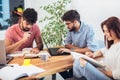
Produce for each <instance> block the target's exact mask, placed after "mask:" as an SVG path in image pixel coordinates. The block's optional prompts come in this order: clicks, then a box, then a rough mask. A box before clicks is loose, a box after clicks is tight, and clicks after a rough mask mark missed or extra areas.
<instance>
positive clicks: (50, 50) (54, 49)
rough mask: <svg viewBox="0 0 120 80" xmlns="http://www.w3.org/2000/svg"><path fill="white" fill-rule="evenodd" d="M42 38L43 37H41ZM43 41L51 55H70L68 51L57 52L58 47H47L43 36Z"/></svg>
mask: <svg viewBox="0 0 120 80" xmlns="http://www.w3.org/2000/svg"><path fill="white" fill-rule="evenodd" d="M42 38H43V37H42ZM43 41H44V43H45V45H46V47H47V49H48V52H49V53H50V55H51V56H61V55H70V53H69V52H62V53H58V52H57V50H58V49H59V48H49V47H48V45H47V43H46V41H45V39H44V38H43Z"/></svg>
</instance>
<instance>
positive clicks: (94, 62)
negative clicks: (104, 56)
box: [71, 52, 105, 68]
mask: <svg viewBox="0 0 120 80" xmlns="http://www.w3.org/2000/svg"><path fill="white" fill-rule="evenodd" d="M71 55H72V56H73V58H74V59H77V58H83V59H85V60H86V61H88V62H90V63H91V64H92V65H94V66H95V67H100V68H105V64H103V63H101V62H100V61H97V60H95V59H93V58H90V57H88V56H86V55H84V54H81V53H77V52H71Z"/></svg>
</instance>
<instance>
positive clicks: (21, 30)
mask: <svg viewBox="0 0 120 80" xmlns="http://www.w3.org/2000/svg"><path fill="white" fill-rule="evenodd" d="M36 21H37V12H36V11H35V10H34V9H32V8H27V9H26V10H25V11H24V12H23V14H22V16H21V18H20V20H19V22H18V23H17V24H15V25H12V26H11V27H9V28H8V29H7V31H6V36H5V47H6V52H7V53H13V52H15V51H21V50H22V49H23V48H32V47H33V41H34V40H35V42H36V45H37V46H36V47H35V48H32V50H31V52H32V53H38V52H39V51H40V50H42V49H43V42H42V39H41V32H40V29H39V27H38V25H36V24H35V23H36Z"/></svg>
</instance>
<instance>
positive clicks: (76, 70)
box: [73, 59, 112, 80]
mask: <svg viewBox="0 0 120 80" xmlns="http://www.w3.org/2000/svg"><path fill="white" fill-rule="evenodd" d="M73 75H74V77H76V78H78V80H79V79H80V78H81V77H82V76H84V77H85V78H86V79H87V80H112V79H111V78H109V77H108V76H106V75H105V74H104V73H102V72H101V71H99V70H98V69H97V68H95V67H94V66H93V65H91V64H90V63H89V62H87V63H86V65H85V66H84V67H82V66H81V65H80V59H76V60H75V61H74V64H73Z"/></svg>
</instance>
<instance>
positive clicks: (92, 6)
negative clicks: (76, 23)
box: [25, 0, 120, 40]
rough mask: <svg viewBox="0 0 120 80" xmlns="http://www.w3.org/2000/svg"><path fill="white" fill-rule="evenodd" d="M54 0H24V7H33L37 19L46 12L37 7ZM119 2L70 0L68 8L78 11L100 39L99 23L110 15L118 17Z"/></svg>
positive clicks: (101, 36)
mask: <svg viewBox="0 0 120 80" xmlns="http://www.w3.org/2000/svg"><path fill="white" fill-rule="evenodd" d="M54 1H56V0H25V8H28V7H32V8H35V10H37V12H38V14H39V16H38V21H39V19H40V18H42V17H43V16H44V15H46V14H47V13H46V12H45V11H43V10H41V9H40V8H39V7H40V6H42V5H47V4H49V3H52V2H54ZM119 3H120V0H72V3H71V6H70V9H76V10H77V11H78V12H79V13H80V15H81V19H82V20H83V21H84V22H86V23H88V24H90V25H92V26H93V27H94V29H95V32H96V35H97V39H99V40H101V39H103V33H102V31H101V28H100V24H101V22H102V21H104V20H105V19H107V18H108V17H110V16H117V17H119V18H120V11H119V9H118V8H120V5H119ZM37 23H38V24H39V25H40V26H41V27H43V26H44V24H43V23H39V22H37Z"/></svg>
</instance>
